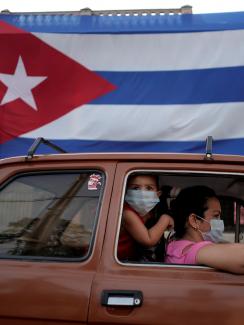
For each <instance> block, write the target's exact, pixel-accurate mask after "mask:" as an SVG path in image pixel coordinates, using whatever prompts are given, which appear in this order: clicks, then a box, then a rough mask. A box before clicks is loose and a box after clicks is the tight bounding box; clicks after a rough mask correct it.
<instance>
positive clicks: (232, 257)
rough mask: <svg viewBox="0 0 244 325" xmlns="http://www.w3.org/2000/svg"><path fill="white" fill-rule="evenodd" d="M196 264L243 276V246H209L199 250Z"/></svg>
mask: <svg viewBox="0 0 244 325" xmlns="http://www.w3.org/2000/svg"><path fill="white" fill-rule="evenodd" d="M196 262H197V264H202V265H206V266H211V267H213V268H216V269H219V270H223V271H228V272H231V273H236V274H244V245H243V244H210V245H207V246H204V247H202V248H201V249H199V251H198V253H197V255H196Z"/></svg>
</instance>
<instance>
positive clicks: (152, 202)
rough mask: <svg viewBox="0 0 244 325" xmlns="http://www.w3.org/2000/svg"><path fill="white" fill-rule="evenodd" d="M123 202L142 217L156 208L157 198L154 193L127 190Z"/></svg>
mask: <svg viewBox="0 0 244 325" xmlns="http://www.w3.org/2000/svg"><path fill="white" fill-rule="evenodd" d="M125 201H126V202H127V203H128V204H129V205H130V206H131V207H132V208H133V209H134V210H135V211H136V212H137V213H138V214H139V215H140V216H142V217H143V216H145V215H146V214H147V213H148V212H149V211H151V210H152V209H153V208H154V207H155V206H156V204H157V203H158V202H159V198H158V196H157V192H154V191H142V190H127V192H126V196H125Z"/></svg>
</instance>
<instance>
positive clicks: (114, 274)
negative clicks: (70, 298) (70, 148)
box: [89, 161, 244, 325]
mask: <svg viewBox="0 0 244 325" xmlns="http://www.w3.org/2000/svg"><path fill="white" fill-rule="evenodd" d="M211 169H212V170H215V171H216V170H221V171H222V172H223V173H224V172H226V171H228V170H230V169H232V170H233V168H232V167H231V166H224V165H222V166H218V168H217V166H212V167H210V166H209V164H206V165H204V164H202V163H201V162H200V163H199V164H198V163H197V162H195V163H194V165H192V164H191V163H184V161H183V162H179V163H177V161H176V162H175V161H171V162H170V163H169V162H167V161H166V162H163V161H162V162H161V163H146V162H145V163H120V164H119V166H118V169H117V173H116V178H115V185H114V191H113V196H112V201H111V207H110V212H109V219H108V224H107V230H106V238H105V243H104V249H103V254H102V258H101V261H100V265H99V269H98V272H97V273H96V276H95V279H94V282H93V288H92V295H91V307H90V310H89V323H90V324H101V323H103V324H188V325H195V324H242V323H243V319H244V309H243V306H244V276H242V275H233V274H228V273H225V272H220V271H217V270H214V269H211V268H208V267H201V266H187V265H184V266H183V265H166V264H150V263H149V264H145V263H144V264H139V263H138V264H132V263H122V262H120V261H118V259H117V257H116V242H117V239H118V228H119V222H120V221H119V220H120V215H121V212H122V205H123V200H122V199H120V198H123V195H124V191H125V178H126V175H128V173H129V172H131V171H133V170H152V171H181V170H183V171H193V170H194V171H197V170H201V171H203V173H206V172H209V171H210V170H211ZM237 169H238V168H237V167H236V170H237ZM238 171H239V172H242V173H243V171H244V170H243V166H239V170H238ZM118 201H120V203H118Z"/></svg>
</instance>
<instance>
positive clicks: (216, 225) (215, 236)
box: [198, 216, 225, 243]
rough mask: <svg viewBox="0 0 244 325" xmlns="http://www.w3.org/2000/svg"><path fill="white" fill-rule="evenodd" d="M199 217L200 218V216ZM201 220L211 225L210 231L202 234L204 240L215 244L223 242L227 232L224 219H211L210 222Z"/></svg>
mask: <svg viewBox="0 0 244 325" xmlns="http://www.w3.org/2000/svg"><path fill="white" fill-rule="evenodd" d="M198 217H199V216H198ZM199 218H200V219H202V220H204V221H206V222H208V223H210V230H209V231H207V232H202V231H201V234H202V236H203V239H204V240H206V241H212V242H213V243H220V242H223V241H224V240H223V232H224V230H225V225H224V221H223V220H222V219H211V220H210V222H209V221H207V220H205V219H203V218H201V217H199Z"/></svg>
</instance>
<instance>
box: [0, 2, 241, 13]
mask: <svg viewBox="0 0 244 325" xmlns="http://www.w3.org/2000/svg"><path fill="white" fill-rule="evenodd" d="M183 5H191V6H192V7H193V13H214V12H232V11H244V0H232V1H231V0H185V1H178V0H0V11H2V10H4V9H9V10H10V11H12V12H26V11H44V12H45V11H78V10H80V9H83V8H86V7H88V8H90V9H92V10H108V9H163V8H179V7H181V6H183Z"/></svg>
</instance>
